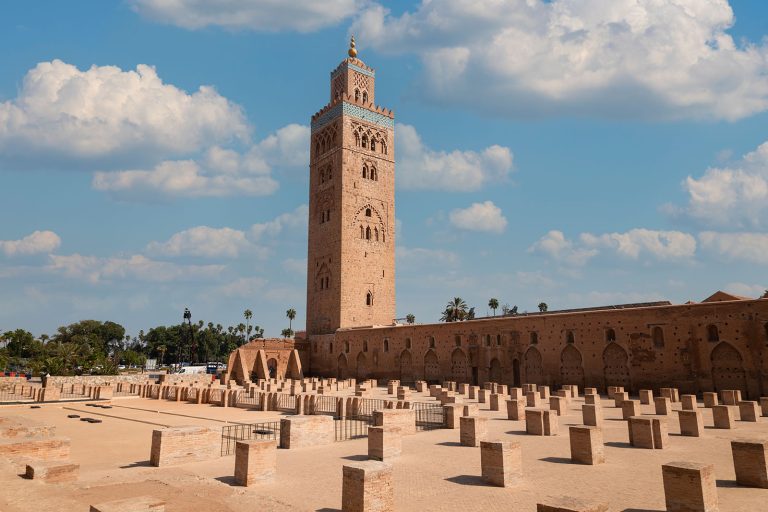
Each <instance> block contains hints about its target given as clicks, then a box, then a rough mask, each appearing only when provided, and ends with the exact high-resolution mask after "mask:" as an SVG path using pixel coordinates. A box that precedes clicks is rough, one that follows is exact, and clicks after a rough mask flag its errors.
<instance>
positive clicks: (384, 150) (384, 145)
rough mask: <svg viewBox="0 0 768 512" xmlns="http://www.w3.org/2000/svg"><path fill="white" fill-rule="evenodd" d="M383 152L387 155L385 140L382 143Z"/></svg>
mask: <svg viewBox="0 0 768 512" xmlns="http://www.w3.org/2000/svg"><path fill="white" fill-rule="evenodd" d="M381 152H382V153H384V154H385V155H386V154H387V144H386V143H385V142H382V143H381Z"/></svg>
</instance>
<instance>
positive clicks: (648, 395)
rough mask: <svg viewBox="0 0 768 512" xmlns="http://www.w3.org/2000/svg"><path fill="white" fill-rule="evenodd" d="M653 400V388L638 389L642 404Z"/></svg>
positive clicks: (648, 403) (647, 403)
mask: <svg viewBox="0 0 768 512" xmlns="http://www.w3.org/2000/svg"><path fill="white" fill-rule="evenodd" d="M652 401H653V390H651V389H641V390H640V403H641V404H643V405H650V404H651V402H652Z"/></svg>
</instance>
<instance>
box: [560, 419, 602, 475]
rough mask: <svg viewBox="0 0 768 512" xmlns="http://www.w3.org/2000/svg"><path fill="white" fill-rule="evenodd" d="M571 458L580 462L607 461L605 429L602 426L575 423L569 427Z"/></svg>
mask: <svg viewBox="0 0 768 512" xmlns="http://www.w3.org/2000/svg"><path fill="white" fill-rule="evenodd" d="M568 434H569V436H570V441H571V460H572V461H573V462H576V463H578V464H590V465H595V464H602V463H604V462H605V450H604V447H603V431H602V429H601V428H600V427H594V426H587V425H575V426H572V427H569V429H568Z"/></svg>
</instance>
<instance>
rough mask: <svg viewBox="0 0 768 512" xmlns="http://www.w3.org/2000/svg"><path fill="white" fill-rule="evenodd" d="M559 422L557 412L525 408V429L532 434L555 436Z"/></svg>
mask: <svg viewBox="0 0 768 512" xmlns="http://www.w3.org/2000/svg"><path fill="white" fill-rule="evenodd" d="M558 426H559V423H558V421H557V414H556V413H555V412H553V411H548V410H545V409H526V410H525V431H526V433H528V434H530V435H534V436H556V435H557V431H558Z"/></svg>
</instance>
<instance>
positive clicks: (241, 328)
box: [237, 323, 245, 340]
mask: <svg viewBox="0 0 768 512" xmlns="http://www.w3.org/2000/svg"><path fill="white" fill-rule="evenodd" d="M237 332H239V333H240V336H242V337H243V340H245V324H243V323H239V324H237Z"/></svg>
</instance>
